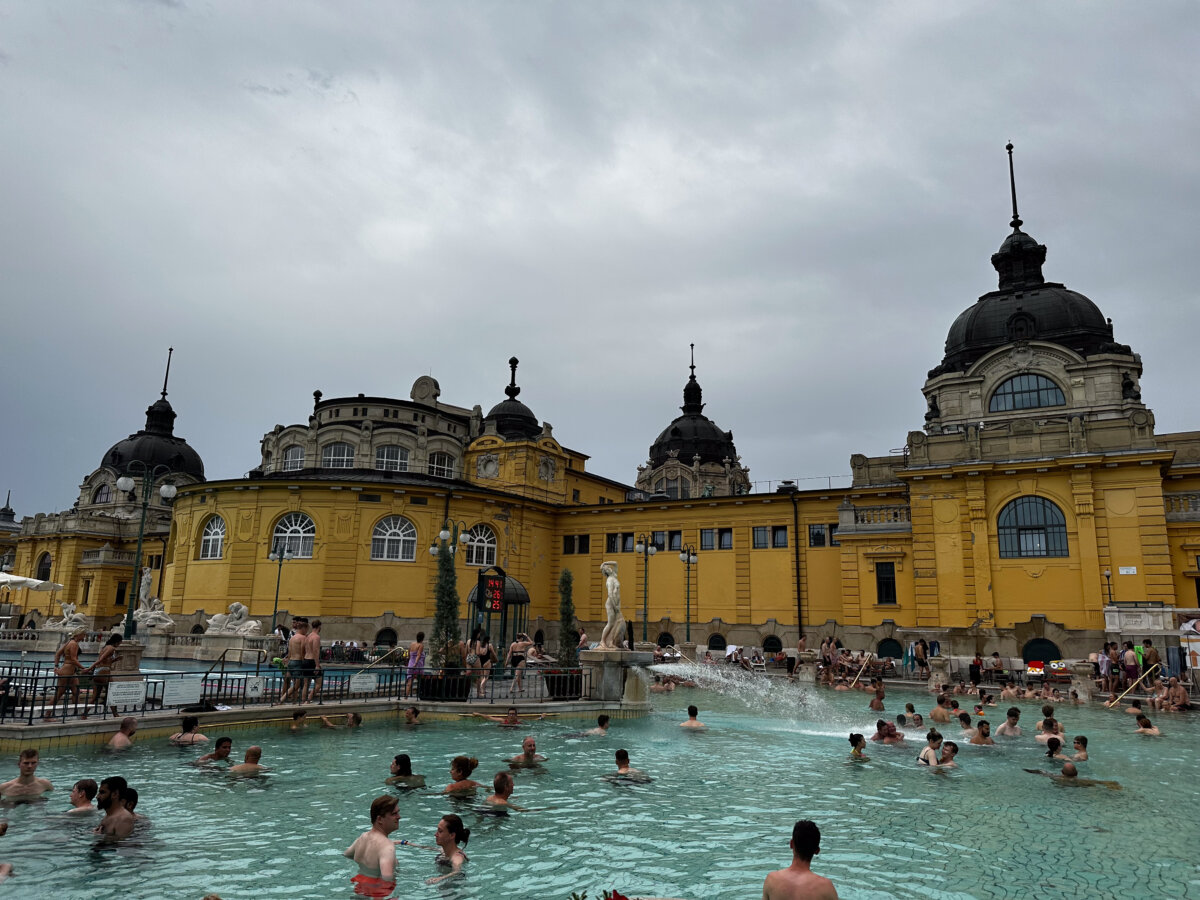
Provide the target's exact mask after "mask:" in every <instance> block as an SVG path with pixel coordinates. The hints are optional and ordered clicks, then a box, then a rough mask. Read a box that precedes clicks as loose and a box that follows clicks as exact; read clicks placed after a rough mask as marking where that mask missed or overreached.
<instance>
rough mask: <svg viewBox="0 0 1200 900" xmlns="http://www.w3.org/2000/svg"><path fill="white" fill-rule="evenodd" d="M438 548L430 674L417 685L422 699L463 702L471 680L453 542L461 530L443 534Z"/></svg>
mask: <svg viewBox="0 0 1200 900" xmlns="http://www.w3.org/2000/svg"><path fill="white" fill-rule="evenodd" d="M439 537H440V538H441V540H440V541H439V543H438V547H437V557H438V574H437V583H436V584H435V585H434V599H435V601H436V605H435V610H434V615H433V632H432V634H430V636H429V646H430V656H429V660H430V671H429V672H427V673H425V674H422V675H421V678H420V680H419V681H418V682H417V696H418V697H420V698H421V699H422V700H454V701H460V702H461V701H464V700H466V699H467V697H469V696H470V694H471V679H470V677H469V676H468V675H467V674H466V672H465V670H464V669H463V664H464V662H465V660H464V659H463V655H462V631H460V630H459V627H458V576H457V575H456V573H455V571H454V550H453V549H452V548H453V547H454V542H455V541H456V540H457V538H458V527H457V526H456V527H455V529H454V533H453V534H451V533H449V532H447V531H444V530H443V531H442V533H441V535H439Z"/></svg>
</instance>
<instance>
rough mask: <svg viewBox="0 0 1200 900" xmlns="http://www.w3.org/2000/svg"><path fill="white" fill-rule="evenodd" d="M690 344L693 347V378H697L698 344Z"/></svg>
mask: <svg viewBox="0 0 1200 900" xmlns="http://www.w3.org/2000/svg"><path fill="white" fill-rule="evenodd" d="M688 346H689V347H691V348H692V364H691V366H690V367H689V368H691V370H692V379H693V380H694V379H695V378H696V345H695V344H688Z"/></svg>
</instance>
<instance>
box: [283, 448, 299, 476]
mask: <svg viewBox="0 0 1200 900" xmlns="http://www.w3.org/2000/svg"><path fill="white" fill-rule="evenodd" d="M303 468H304V448H303V447H302V446H300V445H299V444H288V446H286V447H284V448H283V465H282V466H280V471H281V472H299V471H300V470H301V469H303Z"/></svg>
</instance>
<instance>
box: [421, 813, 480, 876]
mask: <svg viewBox="0 0 1200 900" xmlns="http://www.w3.org/2000/svg"><path fill="white" fill-rule="evenodd" d="M433 838H434V840H435V841H436V842H437V845H438V850H439V851H440V852H439V853H438V855H437V857H436V858H435V859H434V862H435V863H436V864H437V865H438V866H439V867H442V868H446V869H449V870H450V871H449V872H447V873H446V874H445V875H435V876H433V877H432V878H427V879H425V883H426V884H437V883H438V882H440V881H445V880H446V879H447V878H453V877H454V876H455V875H461V874H462V867H463V863H465V862H468V861H469V860H470V857H468V856H467V854H465V853H463V851H462V850H460V849H459V847H458V845H459V844H463V845H464V846H465V845H466V843H467V842H468V841H469V840H470V839H471V829H470V828H467V827H466V826H465V825H464V824H463V820H462V819H460V818H459V817H458V816H456V815H453V814H451V815H448V816H443V817H442V820H441V821H440V822H438V826H437V831H436V832H435V834H434V836H433Z"/></svg>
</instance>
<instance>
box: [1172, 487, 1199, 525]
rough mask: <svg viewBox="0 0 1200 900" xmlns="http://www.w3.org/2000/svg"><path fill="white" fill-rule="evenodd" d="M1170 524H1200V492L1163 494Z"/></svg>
mask: <svg viewBox="0 0 1200 900" xmlns="http://www.w3.org/2000/svg"><path fill="white" fill-rule="evenodd" d="M1163 502H1164V504H1165V505H1166V508H1167V521H1168V522H1200V492H1196V491H1193V492H1191V493H1179V494H1163Z"/></svg>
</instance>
